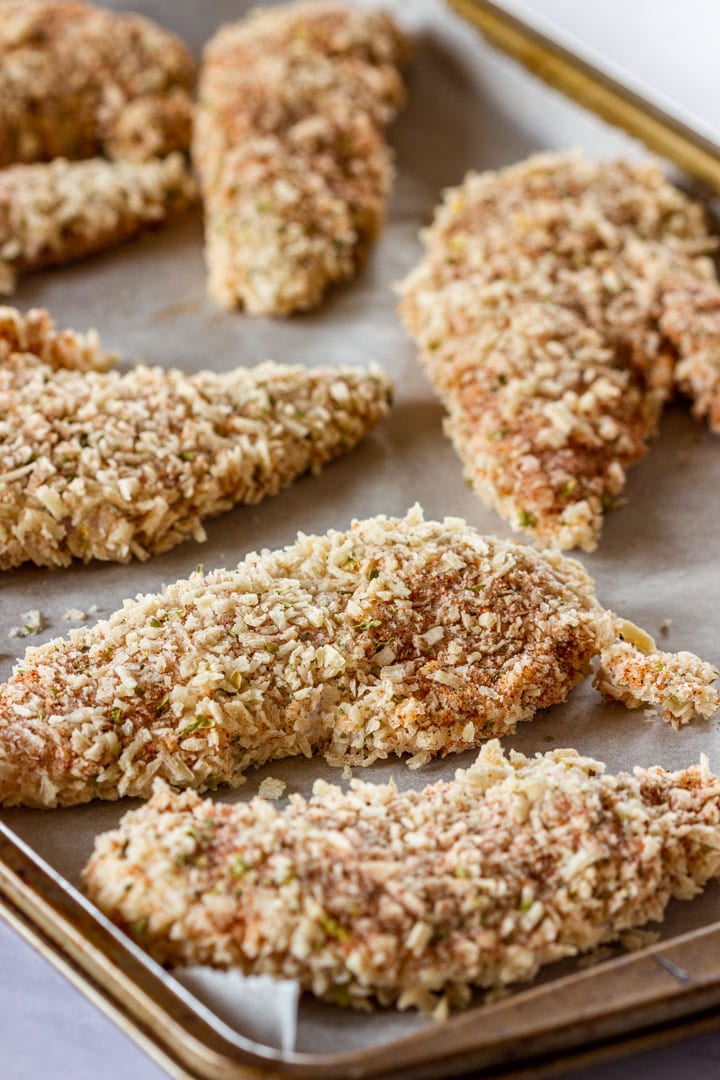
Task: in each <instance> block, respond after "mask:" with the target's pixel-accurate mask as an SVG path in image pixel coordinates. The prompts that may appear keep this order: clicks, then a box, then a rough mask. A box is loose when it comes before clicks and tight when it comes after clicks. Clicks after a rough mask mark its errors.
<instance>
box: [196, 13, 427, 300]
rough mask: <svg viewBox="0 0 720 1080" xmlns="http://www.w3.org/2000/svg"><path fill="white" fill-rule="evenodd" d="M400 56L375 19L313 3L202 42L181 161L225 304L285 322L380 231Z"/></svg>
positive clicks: (380, 18) (395, 38) (402, 50)
mask: <svg viewBox="0 0 720 1080" xmlns="http://www.w3.org/2000/svg"><path fill="white" fill-rule="evenodd" d="M407 54H408V42H407V40H406V39H405V37H404V36H403V34H402V33H401V31H400V30H399V28H398V27H397V26H396V24H395V23H394V22H393V21H392V20H391V19H390V18H389V17H388V16H386V15H384V14H383V13H382V12H379V11H368V10H360V9H355V8H350V7H347V6H345V5H344V4H338V3H334V2H325V0H308V2H301V3H294V4H287V5H281V6H278V7H273V8H268V9H261V10H259V11H256V12H253V13H252V14H251V15H250V16H249V18H247V19H244V20H242V21H240V22H238V23H233V24H231V25H228V26H225V27H222V28H221V29H220V30H219V31H218V32H217V34H216V35H215V36H214V37H213V38H212V40H211V41H210V42H209V44H208V45H207V47H206V50H205V54H204V60H203V65H202V69H201V75H200V100H199V105H198V110H197V116H196V123H195V132H194V143H193V157H194V161H195V165H196V168H197V170H198V173H199V175H200V178H201V186H202V191H203V198H204V202H205V224H206V241H205V248H206V259H207V264H208V271H209V291H210V293H211V295H212V296H213V297H215V299H216V300H217V301H218V302H219V303H221V304H222V305H223V306H224V307H228V308H233V307H244V308H245V309H246V310H247V311H249V312H251V313H254V314H266V315H288V314H290V313H291V312H293V311H297V310H300V309H304V308H310V307H314V306H316V305H317V304H319V303H320V301H321V299H322V296H323V294H324V292H325V290H326V289H327V288H328V286H329V285H331V284H332V283H334V282H339V281H344V280H346V279H348V278H350V277H352V276H353V274H354V273H355V271H356V269H357V266H358V263H359V262H360V261H361V260H362V257H363V255H364V252H365V250H366V248H367V246H368V244H369V243H370V242H371V241H372V240H373V239H374V238H375V237H376V236H377V235H378V233H379V232H380V229H381V227H382V222H383V218H384V212H385V203H386V200H387V196H388V192H389V189H390V183H391V178H392V168H391V164H390V151H389V149H388V147H387V146H386V144H385V140H384V130H385V127H386V125H387V124H388V123H389V121H390V120H391V119H392V118H393V116H394V115H395V112H396V111H397V109H398V108H399V106H400V105H401V103H402V100H403V96H404V95H403V87H402V81H401V78H400V75H399V69H400V68H401V66H402V65H403V63H404V62H405V60H406V58H407Z"/></svg>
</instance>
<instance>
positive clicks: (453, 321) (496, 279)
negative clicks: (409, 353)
mask: <svg viewBox="0 0 720 1080" xmlns="http://www.w3.org/2000/svg"><path fill="white" fill-rule="evenodd" d="M424 241H425V247H426V252H425V255H424V257H423V259H422V261H421V263H420V264H419V266H418V267H417V268H416V269H415V270H414V271H413V272H412V273H411V274H410V276H409V277H408V278H407V280H406V281H405V283H404V285H403V286H402V294H403V295H402V303H401V310H402V315H403V318H404V321H405V324H406V326H407V328H408V330H409V331H410V333H411V334H412V336H413V337H414V338H415V340H416V341H417V343H418V345H419V346H420V349H421V359H422V362H423V364H424V366H425V368H426V370H427V372H428V375H429V377H430V380H431V382H432V383H433V386H434V387H435V389H436V390H437V392H438V394H439V396H440V397H441V399H442V401H443V403H444V405H445V407H446V409H447V414H448V415H447V421H446V430H447V433H448V435H449V436H450V438H451V439H452V441H453V443H454V444H455V447H456V449H457V451H458V453H459V455H460V457H461V459H462V461H463V463H464V466H465V472H466V476H467V479H468V481H469V482H471V483H472V485H473V487H474V488H475V490H476V491H477V492H478V494H479V495H480V496H481V497H482V498H483V500H484V501H485V502H487V503H488V504H489V505H490V506H493V507H494V508H495V509H496V510H498V512H499V513H500V514H501V515H502V516H503V517H504V518H505V519H506V520H507V521H509V522H510V523H511V524H512V525H513V527H514V528H517V529H522V530H523V531H525V532H527V533H528V534H529V535H531V536H533V537H534V538H535V539H536V540H538V541H539V542H541V543H543V544H546V545H550V546H553V547H558V548H561V549H565V548H571V547H575V546H578V547H581V548H583V549H584V550H586V551H591V550H593V549H594V548H595V546H596V545H597V542H598V538H599V535H600V530H601V527H602V514H603V511H604V510H605V509H606V508H607V507H608V506H610V505H611V504H612V502H613V500H614V499H615V498H616V497H617V496H618V495H619V493H620V492H621V491H622V489H623V486H624V484H625V473H626V469H627V468H628V466H629V465H631V464H632V463H633V462H635V461H637V460H638V459H639V458H641V457H642V456H643V455H644V454H645V452H646V449H647V443H648V439H649V438H650V436H652V435H653V434H654V432H655V431H656V428H657V423H658V419H659V416H660V412H661V410H662V407H663V405H664V403H665V402H666V400H667V399H668V397H669V396H670V395H671V393H672V391H673V388H674V382H675V380H676V379H677V381H678V382H679V384H680V385H681V387H682V388H683V389H685V390H687V391H688V392H689V393H690V394H691V396H693V397H694V398H695V399H696V402H697V405H696V410H697V412H698V413H699V414H702V415H704V414H706V413H709V414H711V422H712V423H716V424H717V423H718V416H720V412H718V405H717V401H718V393H719V391H718V385H719V384H720V375H718V371H719V370H720V359H719V357H720V353H719V352H718V339H719V332H718V327H717V325H716V323H717V321H718V320H717V308H718V305H719V303H720V300H719V299H718V296H719V294H718V287H717V282H716V277H715V270H714V267H713V264H712V261H711V259H710V258H709V254H708V253H709V252H710V251H711V250H712V249H713V248H714V246H715V241H714V240H713V238H712V237H711V236H710V235H709V233H708V230H707V225H706V223H705V218H704V214H703V211H702V209H701V207H700V206H699V205H698V204H696V203H694V202H692V201H691V200H689V199H688V198H687V197H686V196H685V195H683V194H682V193H681V192H680V191H678V190H677V189H676V188H675V187H673V186H672V185H671V184H669V183H668V182H667V181H666V180H665V179H664V177H663V176H662V174H661V173H660V172H659V171H658V170H657V169H656V168H655V167H653V166H648V165H643V166H638V165H630V164H627V163H624V162H599V163H598V162H590V161H585V160H584V159H583V158H582V157H580V156H579V155H577V154H541V155H536V156H534V157H531V158H530V159H529V160H528V161H526V162H522V163H521V164H519V165H514V166H512V167H510V168H507V169H503V170H501V171H500V172H488V173H483V174H481V175H477V174H471V175H469V176H468V177H467V179H466V180H465V182H464V183H463V184H462V185H461V186H460V187H459V188H456V189H453V190H451V191H449V192H448V193H447V194H446V197H445V200H444V202H443V204H442V206H441V207H440V208H439V209H438V211H437V213H436V216H435V221H434V224H433V225H432V227H431V228H429V229H428V230H426V232H425V233H424ZM713 311H714V312H715V314H714V315H713ZM713 320H714V321H713ZM678 357H679V358H680V363H679V364H677V368H676V360H677V358H678ZM712 401H714V402H715V404H714V406H713V404H712ZM713 409H714V410H715V413H714V417H715V419H714V420H713V419H712V416H713Z"/></svg>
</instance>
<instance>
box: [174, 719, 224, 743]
mask: <svg viewBox="0 0 720 1080" xmlns="http://www.w3.org/2000/svg"><path fill="white" fill-rule="evenodd" d="M213 727H215V721H214V720H213V718H212V717H211V716H206V715H205V713H198V715H197V716H196V717H195V719H194V720H192V721H191V722H190V723H189V724H186V725H185V727H184V728H182V729H181V730H180V731H179V732H178V739H184V738H185V736H186V735H191V734H192V732H193V731H204V730H205V729H206V728H213Z"/></svg>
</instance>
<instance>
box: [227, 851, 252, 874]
mask: <svg viewBox="0 0 720 1080" xmlns="http://www.w3.org/2000/svg"><path fill="white" fill-rule="evenodd" d="M249 869H250V867H249V866H248V864H247V863H246V862H245V860H244V859H243V858H242V856H240V855H236V856H235V859H234V860H233V862H232V863H231V864H230V876H231V877H234V878H241V877H244V876H245V874H247V872H248V870H249Z"/></svg>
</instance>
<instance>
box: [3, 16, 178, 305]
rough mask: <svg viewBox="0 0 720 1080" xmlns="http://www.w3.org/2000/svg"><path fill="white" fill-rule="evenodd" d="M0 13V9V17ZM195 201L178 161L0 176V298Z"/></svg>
mask: <svg viewBox="0 0 720 1080" xmlns="http://www.w3.org/2000/svg"><path fill="white" fill-rule="evenodd" d="M1 10H2V8H1V7H0V11H1ZM196 199H197V190H196V186H195V181H194V179H193V177H192V175H191V173H190V171H189V169H188V167H187V163H186V161H185V159H184V157H182V155H180V154H170V155H169V156H168V157H166V158H151V159H150V160H148V161H138V162H133V161H105V160H103V159H102V158H91V159H90V160H88V161H65V160H64V159H63V158H57V159H56V160H55V161H52V162H50V163H48V164H44V163H41V164H37V165H13V166H11V167H10V168H8V169H3V170H0V292H3V293H10V292H12V291H13V290H14V288H15V282H16V277H17V275H18V274H23V273H26V272H27V271H29V270H37V269H40V268H41V267H47V266H57V265H59V264H61V263H67V262H72V261H74V260H76V259H81V258H84V257H85V256H87V255H92V254H94V253H95V252H97V251H102V250H103V249H105V248H109V247H114V246H115V245H117V244H119V243H121V242H123V241H125V240H130V239H132V237H134V236H137V235H138V234H139V233H141V232H144V231H146V230H147V229H149V228H152V227H155V226H157V225H161V224H163V223H165V222H166V221H170V220H173V219H174V218H176V217H178V216H179V215H181V214H182V213H184V212H185V211H187V210H188V209H189V208H190V206H192V204H193V203H194V202H195V201H196Z"/></svg>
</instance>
